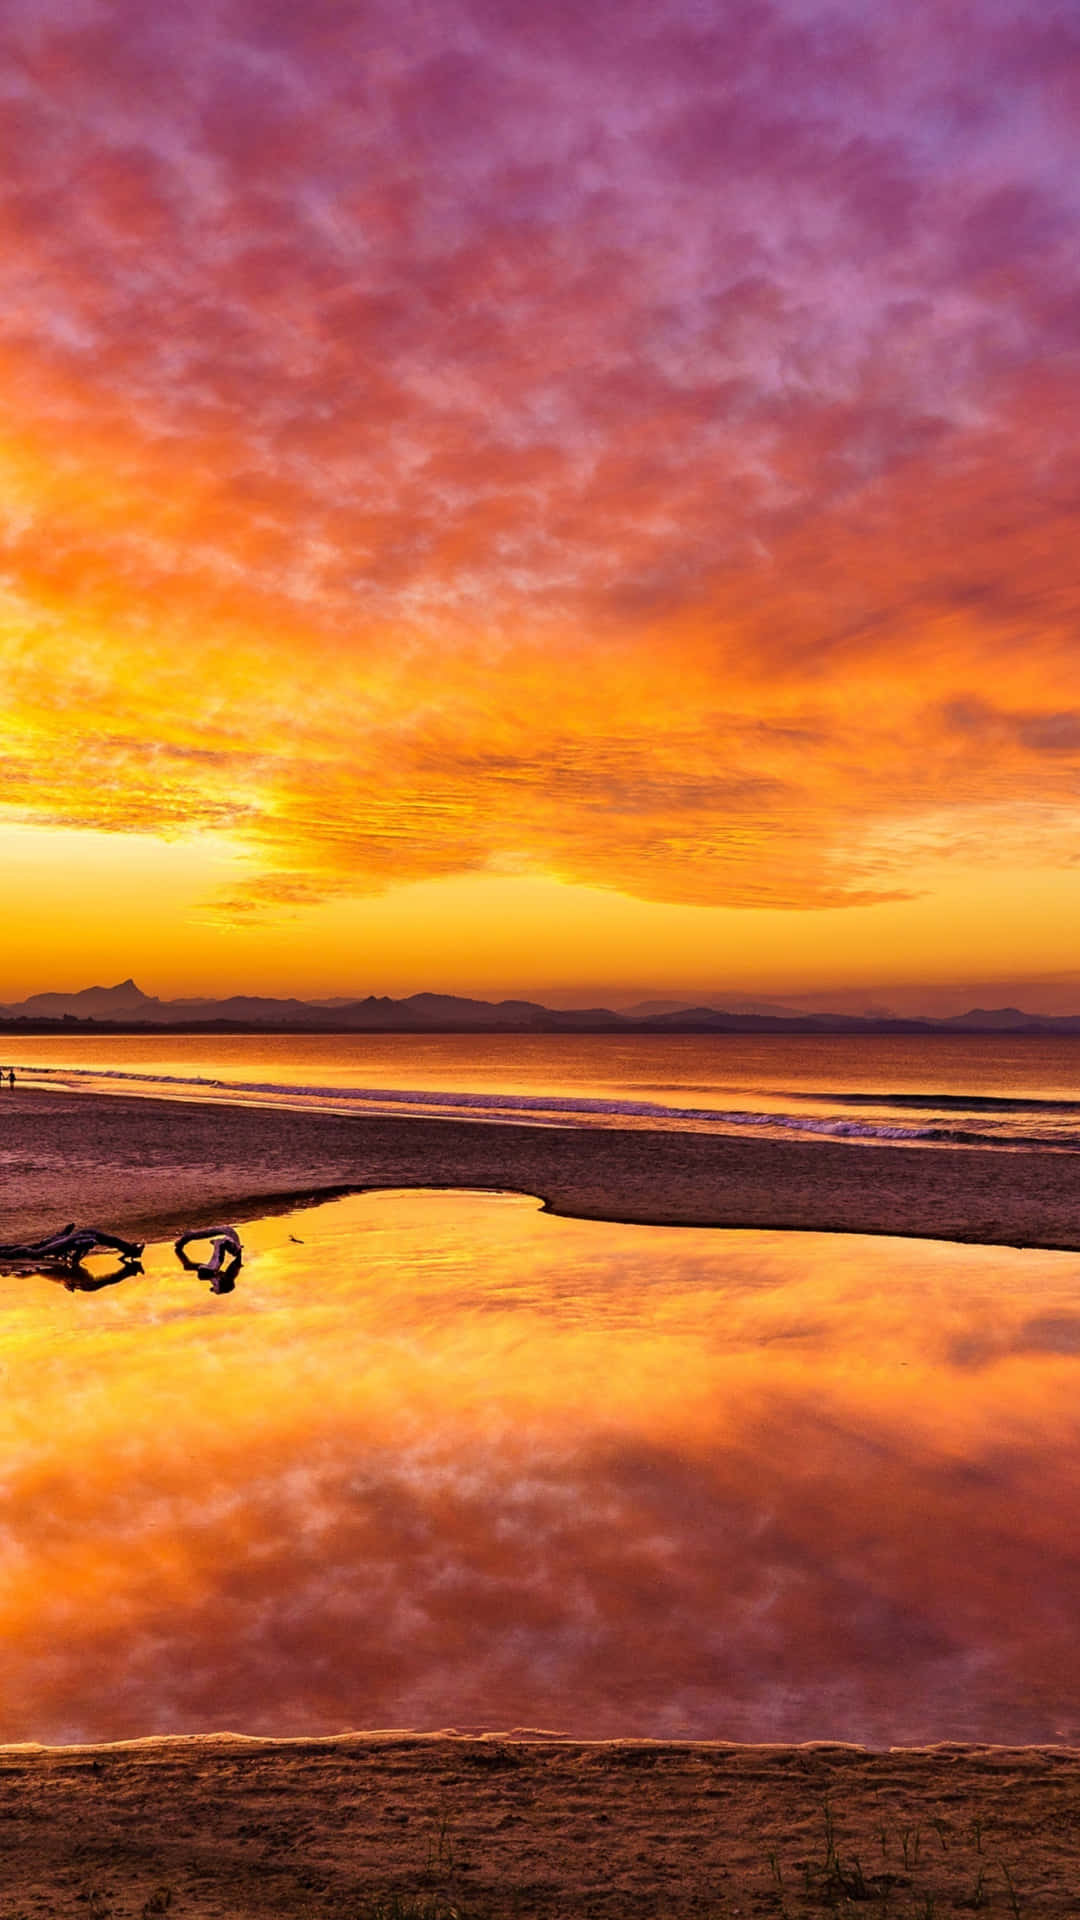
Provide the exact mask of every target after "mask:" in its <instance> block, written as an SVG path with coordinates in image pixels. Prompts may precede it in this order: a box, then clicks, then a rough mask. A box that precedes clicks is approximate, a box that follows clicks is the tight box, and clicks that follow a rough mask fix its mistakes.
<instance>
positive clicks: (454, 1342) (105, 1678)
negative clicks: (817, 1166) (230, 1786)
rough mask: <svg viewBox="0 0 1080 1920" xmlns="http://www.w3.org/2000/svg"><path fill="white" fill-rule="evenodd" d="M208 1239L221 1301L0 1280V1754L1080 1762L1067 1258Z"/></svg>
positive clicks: (342, 1206) (472, 1197)
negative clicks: (1052, 1758)
mask: <svg viewBox="0 0 1080 1920" xmlns="http://www.w3.org/2000/svg"><path fill="white" fill-rule="evenodd" d="M244 1239H245V1242H246V1244H247V1247H248V1257H247V1261H246V1264H245V1265H244V1267H243V1269H242V1271H241V1273H240V1275H239V1279H238V1283H237V1286H236V1290H235V1292H233V1293H231V1294H228V1295H225V1296H222V1297H214V1296H213V1295H211V1293H210V1292H209V1290H208V1288H207V1286H206V1284H205V1283H204V1282H201V1281H200V1280H199V1279H198V1278H197V1277H196V1276H194V1275H191V1274H187V1273H185V1272H184V1271H183V1270H182V1269H181V1268H180V1266H179V1264H178V1263H177V1261H176V1260H175V1258H174V1256H173V1253H172V1250H171V1248H170V1247H166V1246H161V1247H152V1248H150V1249H148V1252H147V1257H146V1263H145V1265H146V1271H145V1273H144V1274H142V1275H136V1276H134V1277H129V1278H126V1279H123V1280H121V1281H119V1282H117V1283H116V1284H111V1285H110V1284H105V1285H102V1286H101V1287H100V1288H99V1289H98V1290H96V1291H88V1292H83V1291H69V1290H68V1289H67V1288H65V1286H64V1285H63V1284H61V1283H60V1282H58V1281H55V1280H49V1279H48V1278H45V1277H44V1276H23V1277H15V1276H7V1277H4V1278H2V1279H0V1367H2V1382H3V1398H2V1403H0V1461H2V1489H3V1491H2V1526H3V1556H2V1569H0V1618H2V1623H3V1632H2V1636H0V1645H2V1653H0V1739H3V1740H8V1741H11V1740H43V1741H48V1742H68V1741H79V1740H89V1739H105V1738H120V1737H126V1736H131V1735H140V1734H149V1733H162V1732H197V1731H209V1730H221V1729H232V1730H236V1731H241V1732H248V1733H264V1734H299V1733H318V1732H326V1731H336V1730H344V1729H349V1728H374V1727H390V1726H393V1727H414V1728H418V1729H430V1728H436V1727H441V1726H457V1727H461V1728H502V1729H506V1728H512V1727H525V1726H531V1727H545V1728H549V1729H554V1730H560V1731H564V1732H568V1733H573V1734H577V1735H583V1736H596V1737H603V1736H611V1735H616V1734H642V1735H657V1736H671V1737H689V1738H730V1739H750V1740H801V1739H812V1738H836V1739H846V1740H859V1741H865V1742H868V1743H870V1744H872V1745H889V1744H892V1743H898V1742H922V1741H929V1740H939V1739H963V1740H992V1741H1006V1742H1026V1741H1044V1740H1066V1741H1072V1742H1076V1741H1077V1740H1078V1739H1080V1675H1078V1673H1077V1669H1076V1663H1075V1657H1074V1655H1075V1622H1076V1615H1077V1605H1078V1601H1080V1548H1078V1545H1077V1532H1076V1524H1075V1515H1076V1504H1077V1495H1078V1492H1080V1257H1078V1256H1074V1255H1069V1254H1053V1253H1032V1252H1019V1251H1015V1250H1005V1249H1000V1250H999V1249H992V1248H985V1247H980V1248H975V1247H959V1246H949V1245H944V1244H937V1243H930V1242H920V1241H910V1240H908V1241H904V1240H888V1239H860V1238H855V1237H842V1236H826V1235H808V1234H797V1233H788V1234H780V1233H764V1232H727V1231H720V1230H699V1229H681V1230H673V1229H663V1228H647V1227H619V1226H611V1225H607V1224H601V1223H595V1222H584V1221H570V1220H562V1219H555V1218H552V1217H550V1216H548V1215H545V1214H544V1213H543V1212H542V1211H541V1210H540V1209H539V1207H538V1205H537V1204H536V1203H535V1202H533V1201H530V1200H528V1199H526V1198H523V1197H521V1196H511V1195H493V1194H461V1193H456V1194H447V1193H434V1192H429V1193H415V1192H413V1193H408V1194H404V1193H396V1194H367V1195H362V1196H356V1197H353V1198H350V1199H347V1200H341V1201H336V1202H333V1203H330V1204H327V1205H324V1206H322V1207H318V1208H312V1209H309V1210H307V1211H305V1212H301V1213H296V1214H293V1215H289V1216H282V1217H279V1218H276V1219H272V1220H268V1221H264V1222H261V1223H256V1224H255V1225H253V1226H251V1227H247V1228H245V1229H244ZM98 1274H99V1277H105V1276H104V1274H103V1270H102V1269H101V1267H100V1266H99V1267H98Z"/></svg>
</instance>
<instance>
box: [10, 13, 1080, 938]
mask: <svg viewBox="0 0 1080 1920" xmlns="http://www.w3.org/2000/svg"><path fill="white" fill-rule="evenodd" d="M586 13H587V17H584V18H583V17H581V14H580V11H579V10H576V9H572V8H569V7H566V6H564V5H562V4H561V0H539V4H536V5H531V6H529V7H528V8H526V7H523V6H520V5H518V4H516V0H505V4H503V3H500V0H474V3H473V4H467V3H462V4H447V5H445V6H440V7H439V8H438V9H428V8H424V7H420V6H412V7H410V6H403V5H400V4H395V5H394V6H393V7H390V6H389V5H387V6H381V5H379V4H374V5H371V6H365V7H364V8H362V9H359V8H356V9H354V8H343V7H340V6H337V5H330V4H327V5H320V4H313V5H311V6H307V7H305V8H303V9H301V10H298V9H295V8H292V7H285V6H279V5H277V4H274V3H273V0H247V3H246V4H243V3H241V0H232V3H230V0H215V3H213V4H211V0H195V4H193V5H192V6H191V7H187V8H185V9H183V11H182V12H180V13H177V12H172V13H170V12H168V10H166V11H165V12H164V13H163V12H162V10H161V9H147V8H146V7H144V6H138V5H135V4H124V0H113V3H112V4H91V3H90V0H85V3H83V4H77V5H72V4H70V0H64V4H63V5H60V4H59V3H58V0H57V3H56V4H50V0H34V4H33V5H32V6H31V5H30V4H28V0H7V4H5V6H4V8H3V27H4V42H5V47H6V50H7V54H8V59H7V61H6V63H5V69H4V77H3V82H2V90H3V98H2V107H3V111H2V114H0V139H2V141H3V145H4V156H3V168H2V176H3V180H4V189H3V193H2V196H0V248H2V257H3V262H4V274H3V292H2V295H0V365H2V367H3V371H4V376H5V391H6V393H7V394H8V396H9V398H10V405H9V411H8V417H7V422H6V426H5V430H4V433H3V436H2V438H0V505H2V507H3V514H4V525H3V557H2V591H3V605H2V609H0V617H2V619H3V623H4V625H3V636H4V638H3V665H4V668H5V677H6V682H7V685H6V701H5V709H6V717H5V721H4V730H3V735H2V740H0V751H2V755H3V762H2V764H3V772H4V795H3V798H4V805H5V807H6V808H7V809H8V810H9V812H10V813H11V814H13V815H14V816H15V817H17V818H19V819H21V820H27V821H33V822H41V823H45V824H63V825H90V826H95V827H102V826H104V827H106V828H107V829H109V830H114V831H120V832H124V831H131V830H138V831H150V832H153V833H160V834H164V835H178V834H186V833H190V832H192V831H196V830H198V831H207V830H209V831H212V832H220V833H223V834H226V835H229V836H231V837H232V838H233V839H237V840H239V841H240V843H241V844H243V845H244V846H246V847H248V848H249V849H250V851H251V853H252V855H253V858H254V861H255V865H256V868H257V872H256V877H255V878H254V880H253V881H252V884H251V887H250V889H249V890H248V891H247V893H246V895H245V896H244V897H243V898H240V899H238V900H237V901H236V902H235V903H234V904H235V907H236V910H237V911H245V912H246V911H251V910H259V909H260V908H261V907H264V906H265V905H267V904H272V903H274V902H278V903H289V902H292V903H298V902H300V903H302V902H303V901H305V900H310V899H314V898H318V897H321V896H322V895H324V894H328V893H334V892H338V891H349V890H360V891H363V890H369V889H373V888H374V889H380V888H383V887H385V886H387V885H389V884H392V883H393V882H394V881H395V880H400V879H403V878H417V877H424V876H428V875H433V874H444V873H461V872H474V871H480V870H484V869H488V868H494V869H495V870H496V871H511V872H513V871H543V872H546V873H550V874H554V875H557V876H559V877H561V878H565V879H569V880H576V881H584V882H587V883H590V884H599V885H601V886H605V887H616V888H619V889H622V890H625V891H628V892H632V893H636V894H638V895H639V896H641V897H644V898H649V899H660V900H669V901H691V902H696V903H701V902H704V903H717V904H747V905H756V904H769V905H795V906H814V905H822V904H830V903H841V902H845V901H855V900H860V899H873V898H877V897H882V896H884V897H888V896H890V895H893V894H895V893H897V892H903V891H904V889H905V887H906V886H907V885H908V874H909V869H910V867H911V866H912V863H913V861H916V860H917V858H918V856H919V854H920V852H923V851H925V850H926V848H927V847H929V848H931V849H932V850H933V851H935V852H937V851H942V850H944V851H948V850H949V849H950V848H952V847H955V848H958V849H971V848H974V849H975V850H976V851H979V850H982V851H983V852H985V851H986V850H987V849H988V848H990V847H992V846H994V845H995V844H996V840H995V834H996V828H997V824H998V822H999V819H1000V808H1001V807H1002V806H1003V805H1005V806H1007V807H1008V808H1009V809H1010V813H1011V818H1012V820H1013V822H1014V827H1013V833H1014V838H1015V840H1016V842H1017V845H1018V849H1019V851H1018V853H1017V858H1018V859H1019V860H1020V861H1023V859H1024V858H1030V857H1032V855H1033V854H1034V856H1035V857H1038V858H1039V859H1041V860H1044V861H1047V862H1049V863H1051V864H1052V863H1055V862H1060V863H1063V864H1066V863H1068V862H1070V861H1072V859H1073V858H1074V855H1073V851H1072V842H1071V835H1070V831H1069V825H1070V819H1071V812H1072V807H1073V805H1074V798H1075V783H1076V775H1077V770H1078V764H1080V708H1078V706H1077V702H1076V700H1075V698H1074V690H1075V686H1076V658H1077V655H1076V622H1077V613H1078V596H1077V590H1076V585H1075V549H1076V540H1077V531H1078V528H1077V510H1076V501H1077V497H1078V495H1077V487H1078V481H1080V468H1078V455H1077V452H1076V445H1075V434H1074V433H1073V432H1072V430H1071V422H1072V420H1074V419H1075V417H1076V407H1077V401H1078V398H1080V395H1078V391H1077V389H1078V385H1080V363H1078V335H1080V276H1078V269H1077V255H1076V248H1075V234H1076V222H1077V213H1078V205H1077V202H1078V197H1080V188H1078V186H1077V181H1078V180H1080V166H1078V164H1077V162H1078V158H1080V156H1078V153H1077V146H1078V135H1080V29H1078V27H1077V22H1076V18H1075V14H1074V12H1073V10H1072V9H1071V8H1068V7H1065V6H1060V7H1055V6H1049V7H1047V8H1044V9H1041V10H1040V11H1039V13H1038V15H1037V17H1036V16H1033V15H1032V14H1031V11H1030V9H1022V8H1020V7H1019V6H1016V5H1013V4H1006V3H1005V0H990V3H989V4H988V3H987V0H967V4H965V3H964V0H958V3H957V0H927V3H925V4H920V5H919V6H917V7H916V8H915V9H914V10H913V9H912V8H911V7H910V6H906V7H905V6H901V5H900V4H899V0H897V4H884V3H881V4H875V5H874V6H873V7H872V8H871V9H869V10H868V9H867V8H865V7H864V6H858V7H856V6H855V5H854V4H847V3H846V0H842V3H841V4H837V5H835V6H826V5H816V4H815V5H809V6H808V5H806V4H805V3H804V0H773V4H761V5H757V4H755V5H754V6H746V7H740V6H733V7H724V8H714V9H705V10H704V11H703V10H702V9H701V8H699V7H691V6H690V5H689V4H679V0H670V4H667V5H663V6H657V5H656V4H653V3H652V0H650V4H648V5H646V4H644V3H642V4H637V3H636V0H631V4H629V5H628V4H626V0H620V3H619V5H617V6H616V5H615V4H614V0H599V4H597V5H595V6H592V7H590V8H589V9H587V10H586ZM76 742H77V747H76V745H75V743H76Z"/></svg>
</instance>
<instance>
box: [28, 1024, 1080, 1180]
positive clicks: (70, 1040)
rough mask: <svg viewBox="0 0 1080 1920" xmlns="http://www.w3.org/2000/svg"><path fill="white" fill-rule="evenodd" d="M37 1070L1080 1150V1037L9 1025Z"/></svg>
mask: <svg viewBox="0 0 1080 1920" xmlns="http://www.w3.org/2000/svg"><path fill="white" fill-rule="evenodd" d="M0 1044H3V1045H6V1046H7V1047H8V1048H9V1050H10V1053H11V1056H12V1058H13V1059H14V1062H15V1066H16V1072H17V1075H18V1078H19V1081H20V1082H21V1083H22V1084H23V1085H28V1084H29V1085H33V1084H34V1083H37V1084H49V1085H56V1084H62V1085H67V1086H70V1087H72V1088H73V1089H81V1090H84V1091H93V1092H114V1093H126V1094H148V1095H154V1096H156V1097H159V1098H160V1097H166V1098H171V1099H191V1098H195V1099H199V1100H228V1101H243V1102H245V1103H247V1104H254V1105H264V1106H285V1107H289V1108H293V1109H296V1108H301V1109H303V1108H309V1109H320V1110H322V1111H329V1112H335V1113H366V1114H399V1115H404V1114H409V1113H413V1114H426V1115H435V1116H444V1117H451V1118H452V1117H458V1118H468V1119H470V1120H486V1121H489V1122H492V1123H501V1124H513V1123H518V1124H521V1123H532V1124H542V1125H546V1126H562V1127H635V1128H661V1129H663V1130H665V1131H672V1130H676V1131H677V1130H684V1129H692V1130H694V1131H696V1132H713V1133H724V1134H736V1135H742V1136H743V1137H756V1138H766V1139H767V1138H769V1137H789V1138H790V1137H795V1138H801V1139H814V1138H821V1139H833V1140H846V1141H849V1142H851V1143H852V1144H853V1145H874V1144H881V1143H888V1142H899V1143H901V1144H910V1145H914V1146H921V1147H927V1148H935V1147H937V1148H952V1147H957V1146H960V1147H965V1146H981V1147H991V1148H995V1147H996V1148H1006V1149H1008V1148H1013V1149H1015V1148H1019V1147H1024V1148H1028V1149H1034V1150H1044V1151H1058V1152H1061V1151H1064V1152H1076V1151H1080V1035H1069V1036H1053V1037H1049V1036H1042V1035H997V1034H993V1035H989V1034H979V1035H952V1034H939V1033H934V1034H929V1035H916V1036H909V1035H885V1036H875V1035H868V1034H867V1035H859V1036H857V1037H851V1038H849V1037H846V1036H840V1037H837V1036H833V1035H791V1034H768V1035H752V1036H750V1035H744V1034H708V1035H696V1034H676V1035H649V1034H633V1035H622V1034H582V1035H577V1034H543V1035H528V1034H516V1033H514V1034H511V1033H507V1034H496V1035H477V1034H432V1035H428V1034H389V1035H368V1034H352V1035H340V1034H315V1035H297V1034H280V1035H273V1034H271V1035H262V1034H236V1035H217V1034H214V1035H204V1034H200V1035H173V1034H169V1035H150V1036H144V1035H108V1036H105V1035H96V1036H93V1037H90V1036H86V1035H73V1036H70V1037H69V1036H66V1035H59V1036H49V1037H39V1038H22V1037H11V1038H9V1039H8V1040H7V1041H6V1042H3V1043H0Z"/></svg>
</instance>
